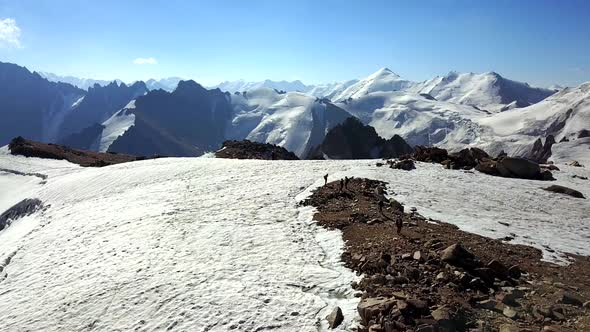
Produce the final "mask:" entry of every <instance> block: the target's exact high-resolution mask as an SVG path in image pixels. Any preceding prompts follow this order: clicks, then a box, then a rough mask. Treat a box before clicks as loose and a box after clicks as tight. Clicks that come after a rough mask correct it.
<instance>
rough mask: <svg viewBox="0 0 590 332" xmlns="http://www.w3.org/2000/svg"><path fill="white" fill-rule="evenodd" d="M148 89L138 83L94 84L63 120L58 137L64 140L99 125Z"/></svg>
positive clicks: (143, 84)
mask: <svg viewBox="0 0 590 332" xmlns="http://www.w3.org/2000/svg"><path fill="white" fill-rule="evenodd" d="M147 91H148V89H147V87H146V86H145V83H143V82H141V81H138V82H135V83H133V85H130V86H128V85H126V84H125V83H121V84H120V85H119V84H117V83H116V82H112V83H110V84H109V85H106V86H100V85H98V84H95V85H94V87H91V88H90V89H88V92H87V93H86V95H85V96H84V99H82V100H81V101H80V103H79V104H77V105H75V106H74V107H73V109H72V111H71V112H70V113H69V114H68V116H67V117H66V118H65V120H64V122H63V125H62V126H61V130H60V137H61V138H65V137H67V136H69V135H72V134H74V133H77V132H79V131H81V130H82V129H84V128H87V127H90V126H93V125H96V124H99V123H102V122H104V121H105V120H107V119H108V118H109V117H110V116H111V115H113V114H115V112H117V111H118V110H120V109H122V108H123V107H125V105H127V104H128V103H129V102H130V101H131V100H133V99H135V98H137V97H139V96H142V95H144V94H145V93H147Z"/></svg>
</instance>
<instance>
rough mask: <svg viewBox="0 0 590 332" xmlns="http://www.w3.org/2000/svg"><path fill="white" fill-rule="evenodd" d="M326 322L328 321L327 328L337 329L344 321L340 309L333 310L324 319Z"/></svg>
mask: <svg viewBox="0 0 590 332" xmlns="http://www.w3.org/2000/svg"><path fill="white" fill-rule="evenodd" d="M326 320H327V321H328V327H329V328H331V329H335V328H337V327H338V326H339V325H340V324H341V323H342V321H343V320H344V315H342V309H340V307H336V308H334V310H332V312H331V313H330V314H329V315H328V316H327V317H326Z"/></svg>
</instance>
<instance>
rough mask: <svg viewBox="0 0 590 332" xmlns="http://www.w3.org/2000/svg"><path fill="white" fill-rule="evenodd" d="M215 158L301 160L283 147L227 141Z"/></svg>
mask: <svg viewBox="0 0 590 332" xmlns="http://www.w3.org/2000/svg"><path fill="white" fill-rule="evenodd" d="M215 156H216V157H217V158H228V159H264V160H299V158H298V157H297V156H296V155H295V154H294V153H293V152H290V151H287V149H285V148H283V147H280V146H277V145H273V144H268V143H257V142H251V141H249V140H243V141H225V142H223V146H222V147H221V150H219V151H217V152H215Z"/></svg>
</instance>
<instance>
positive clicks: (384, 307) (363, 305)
mask: <svg viewBox="0 0 590 332" xmlns="http://www.w3.org/2000/svg"><path fill="white" fill-rule="evenodd" d="M395 303H396V299H395V298H390V297H375V298H366V299H363V300H361V301H360V302H359V304H358V306H357V310H358V313H359V315H360V316H361V319H362V321H363V323H364V324H365V325H367V324H368V323H369V321H371V319H373V318H375V317H377V316H378V315H379V314H385V313H387V312H388V311H389V310H391V308H392V307H393V305H394V304H395Z"/></svg>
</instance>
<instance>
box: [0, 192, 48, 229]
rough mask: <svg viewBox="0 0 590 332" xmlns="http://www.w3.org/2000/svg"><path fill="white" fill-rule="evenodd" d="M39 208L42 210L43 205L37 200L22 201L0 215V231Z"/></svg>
mask: <svg viewBox="0 0 590 332" xmlns="http://www.w3.org/2000/svg"><path fill="white" fill-rule="evenodd" d="M41 208H43V203H42V202H41V201H40V200H39V199H36V198H35V199H29V198H27V199H23V200H22V201H20V202H18V203H17V204H15V205H14V206H12V207H11V208H10V209H8V210H6V211H5V212H4V213H2V214H0V231H1V230H3V229H4V228H6V227H8V226H9V225H10V224H11V223H12V221H14V220H16V219H18V218H21V217H24V216H28V215H30V214H32V213H34V212H36V211H38V210H39V209H41Z"/></svg>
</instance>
